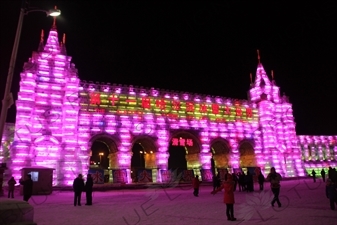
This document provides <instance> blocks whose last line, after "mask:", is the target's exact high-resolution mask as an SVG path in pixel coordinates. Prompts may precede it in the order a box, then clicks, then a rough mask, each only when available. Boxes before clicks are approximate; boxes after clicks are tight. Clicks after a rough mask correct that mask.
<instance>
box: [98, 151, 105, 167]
mask: <svg viewBox="0 0 337 225" xmlns="http://www.w3.org/2000/svg"><path fill="white" fill-rule="evenodd" d="M98 155H99V164H100V165H101V166H102V156H103V155H104V153H103V152H100V153H98Z"/></svg>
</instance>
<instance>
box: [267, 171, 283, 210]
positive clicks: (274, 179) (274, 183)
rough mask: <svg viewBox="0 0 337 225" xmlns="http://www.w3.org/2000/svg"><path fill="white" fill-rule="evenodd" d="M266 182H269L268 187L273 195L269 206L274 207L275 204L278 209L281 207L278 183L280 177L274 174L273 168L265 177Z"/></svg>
mask: <svg viewBox="0 0 337 225" xmlns="http://www.w3.org/2000/svg"><path fill="white" fill-rule="evenodd" d="M266 180H267V181H270V187H271V191H272V192H273V194H274V198H273V200H272V202H271V205H272V206H273V207H274V204H275V202H277V205H278V207H281V202H280V199H279V195H280V188H281V185H280V181H281V180H282V177H281V175H280V174H279V173H276V170H275V168H274V167H272V168H270V173H269V174H268V176H267V179H266Z"/></svg>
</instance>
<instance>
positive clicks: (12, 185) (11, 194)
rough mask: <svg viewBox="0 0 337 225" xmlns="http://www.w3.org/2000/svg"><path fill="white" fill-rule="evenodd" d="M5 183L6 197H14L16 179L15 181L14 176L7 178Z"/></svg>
mask: <svg viewBox="0 0 337 225" xmlns="http://www.w3.org/2000/svg"><path fill="white" fill-rule="evenodd" d="M7 184H8V198H10V197H12V198H14V189H15V185H16V181H15V179H14V177H11V179H9V181H8V182H7Z"/></svg>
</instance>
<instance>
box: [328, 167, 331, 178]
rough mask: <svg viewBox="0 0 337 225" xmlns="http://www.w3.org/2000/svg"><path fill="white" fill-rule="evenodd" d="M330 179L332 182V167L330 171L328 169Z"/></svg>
mask: <svg viewBox="0 0 337 225" xmlns="http://www.w3.org/2000/svg"><path fill="white" fill-rule="evenodd" d="M328 178H329V179H331V180H332V167H331V166H329V169H328Z"/></svg>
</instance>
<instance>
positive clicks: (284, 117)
mask: <svg viewBox="0 0 337 225" xmlns="http://www.w3.org/2000/svg"><path fill="white" fill-rule="evenodd" d="M258 61H259V62H258V66H257V70H256V77H255V82H254V83H253V82H251V88H250V90H249V98H250V101H252V102H255V103H256V104H257V105H258V108H259V124H260V128H259V132H260V134H261V142H262V145H263V148H262V149H263V151H264V152H263V155H264V157H265V169H266V170H268V168H270V167H272V166H274V167H275V168H276V170H277V171H279V172H280V173H281V175H283V176H286V177H295V176H303V175H304V170H303V167H302V164H301V152H300V149H299V146H298V144H297V136H296V131H295V121H294V116H293V110H292V104H290V103H289V99H288V97H286V96H285V95H283V96H281V95H280V88H279V87H278V86H276V83H275V80H274V74H273V72H272V73H271V76H272V81H270V80H269V78H268V76H267V73H266V71H265V70H264V68H263V65H262V63H261V62H260V55H259V51H258Z"/></svg>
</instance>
